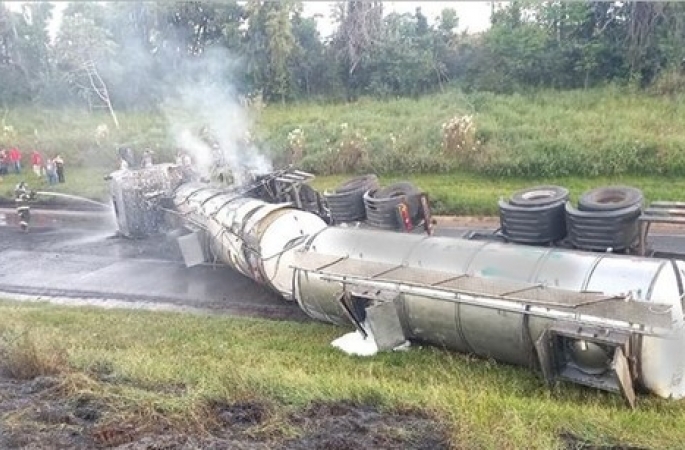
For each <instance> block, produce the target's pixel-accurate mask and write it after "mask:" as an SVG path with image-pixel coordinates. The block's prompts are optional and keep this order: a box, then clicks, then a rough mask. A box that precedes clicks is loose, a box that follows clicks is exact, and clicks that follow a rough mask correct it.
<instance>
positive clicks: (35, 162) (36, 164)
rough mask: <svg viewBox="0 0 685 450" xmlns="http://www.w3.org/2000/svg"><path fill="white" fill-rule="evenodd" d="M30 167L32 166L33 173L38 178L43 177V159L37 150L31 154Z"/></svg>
mask: <svg viewBox="0 0 685 450" xmlns="http://www.w3.org/2000/svg"><path fill="white" fill-rule="evenodd" d="M31 165H32V166H33V173H35V174H36V176H37V177H38V178H40V177H41V176H43V157H42V156H41V155H40V153H38V151H37V150H34V151H33V152H32V153H31Z"/></svg>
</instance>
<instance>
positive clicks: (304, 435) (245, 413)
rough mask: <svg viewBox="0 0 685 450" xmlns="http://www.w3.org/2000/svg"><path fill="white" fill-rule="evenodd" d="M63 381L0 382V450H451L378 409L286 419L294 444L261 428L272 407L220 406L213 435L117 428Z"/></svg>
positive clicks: (315, 411)
mask: <svg viewBox="0 0 685 450" xmlns="http://www.w3.org/2000/svg"><path fill="white" fill-rule="evenodd" d="M59 383H60V381H59V379H58V378H53V377H39V378H35V379H33V380H31V381H18V380H10V379H7V378H0V448H3V449H14V448H21V449H62V448H64V449H67V448H69V449H91V448H114V449H122V450H123V449H127V450H143V449H145V450H153V449H154V450H161V449H165V450H175V449H179V450H180V449H239V450H241V449H250V450H251V449H298V450H310V449H311V450H313V449H327V450H348V449H349V450H365V449H398V448H402V449H417V450H419V449H426V450H428V449H436V450H440V449H447V448H450V446H449V440H448V437H447V436H448V435H447V433H446V431H445V427H443V425H441V424H440V423H439V422H438V421H437V420H436V419H434V418H432V417H430V416H429V415H428V414H425V413H422V412H420V411H399V412H390V413H388V412H381V411H380V410H379V409H378V408H376V407H373V406H364V405H354V404H351V403H345V402H340V403H320V404H312V405H310V406H309V407H307V408H305V409H302V410H297V411H295V412H293V413H291V414H289V415H288V417H287V418H286V421H287V422H288V425H289V426H291V427H293V428H294V429H295V430H297V433H296V434H297V436H296V437H284V436H283V435H282V433H278V432H273V431H271V432H270V431H269V430H268V429H265V428H264V427H263V425H264V423H265V421H266V420H267V418H268V416H269V411H268V407H267V406H265V405H262V404H260V403H252V402H243V403H233V404H228V403H216V404H214V405H213V406H212V408H211V413H212V414H213V415H214V418H213V419H214V422H215V423H217V424H218V426H214V427H212V429H211V431H210V432H209V433H206V434H203V435H193V434H187V433H186V434H184V433H179V432H175V431H174V430H171V429H164V427H160V428H158V429H154V430H151V429H147V430H145V429H137V428H136V427H135V426H132V425H123V424H122V425H112V424H111V422H109V421H108V420H107V413H108V411H107V408H106V407H104V406H103V405H101V404H99V403H98V401H97V399H94V398H91V397H89V396H87V395H85V394H84V395H80V396H77V397H74V398H64V397H62V396H60V395H59V389H57V387H58V386H59Z"/></svg>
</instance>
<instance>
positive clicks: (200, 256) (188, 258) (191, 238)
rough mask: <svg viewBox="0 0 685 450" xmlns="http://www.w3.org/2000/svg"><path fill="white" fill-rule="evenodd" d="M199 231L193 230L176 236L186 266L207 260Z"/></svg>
mask: <svg viewBox="0 0 685 450" xmlns="http://www.w3.org/2000/svg"><path fill="white" fill-rule="evenodd" d="M201 233H202V232H201V231H194V232H192V233H190V234H186V235H185V236H180V237H178V238H176V241H177V242H178V246H179V248H180V249H181V254H182V255H183V262H184V263H185V265H186V267H193V266H197V265H198V264H202V263H204V262H206V261H207V254H206V252H205V247H204V246H203V245H202V234H201Z"/></svg>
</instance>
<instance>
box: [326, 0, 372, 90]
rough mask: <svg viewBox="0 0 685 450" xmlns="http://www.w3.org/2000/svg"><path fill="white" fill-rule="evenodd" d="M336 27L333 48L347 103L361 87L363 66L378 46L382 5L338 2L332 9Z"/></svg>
mask: <svg viewBox="0 0 685 450" xmlns="http://www.w3.org/2000/svg"><path fill="white" fill-rule="evenodd" d="M334 18H335V21H336V22H337V23H338V29H337V31H336V33H335V37H334V39H333V42H332V45H333V46H334V48H335V49H336V50H337V57H338V60H339V61H340V62H341V67H342V69H343V80H344V83H345V87H346V89H347V92H348V99H351V98H353V97H354V96H355V95H356V94H357V93H358V92H357V91H358V89H359V87H360V86H361V85H363V84H364V83H363V81H364V80H363V77H361V76H359V74H360V73H361V72H363V64H364V63H365V62H368V61H369V59H370V58H369V57H370V54H371V52H372V51H373V49H374V47H375V46H376V45H377V44H378V42H379V37H380V34H381V26H382V21H383V3H382V2H380V1H354V0H348V1H343V2H338V3H337V4H336V5H335V9H334Z"/></svg>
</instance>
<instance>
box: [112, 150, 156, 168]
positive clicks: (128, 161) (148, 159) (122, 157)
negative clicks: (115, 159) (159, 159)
mask: <svg viewBox="0 0 685 450" xmlns="http://www.w3.org/2000/svg"><path fill="white" fill-rule="evenodd" d="M154 153H155V152H154V151H153V150H151V149H149V148H146V149H145V150H143V156H142V157H141V158H140V165H139V166H136V160H135V157H134V155H133V149H132V148H131V147H121V148H119V168H120V169H122V170H126V169H133V168H136V167H140V168H141V169H145V168H148V167H152V166H153V164H154V162H153V161H152V155H153V154H154Z"/></svg>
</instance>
